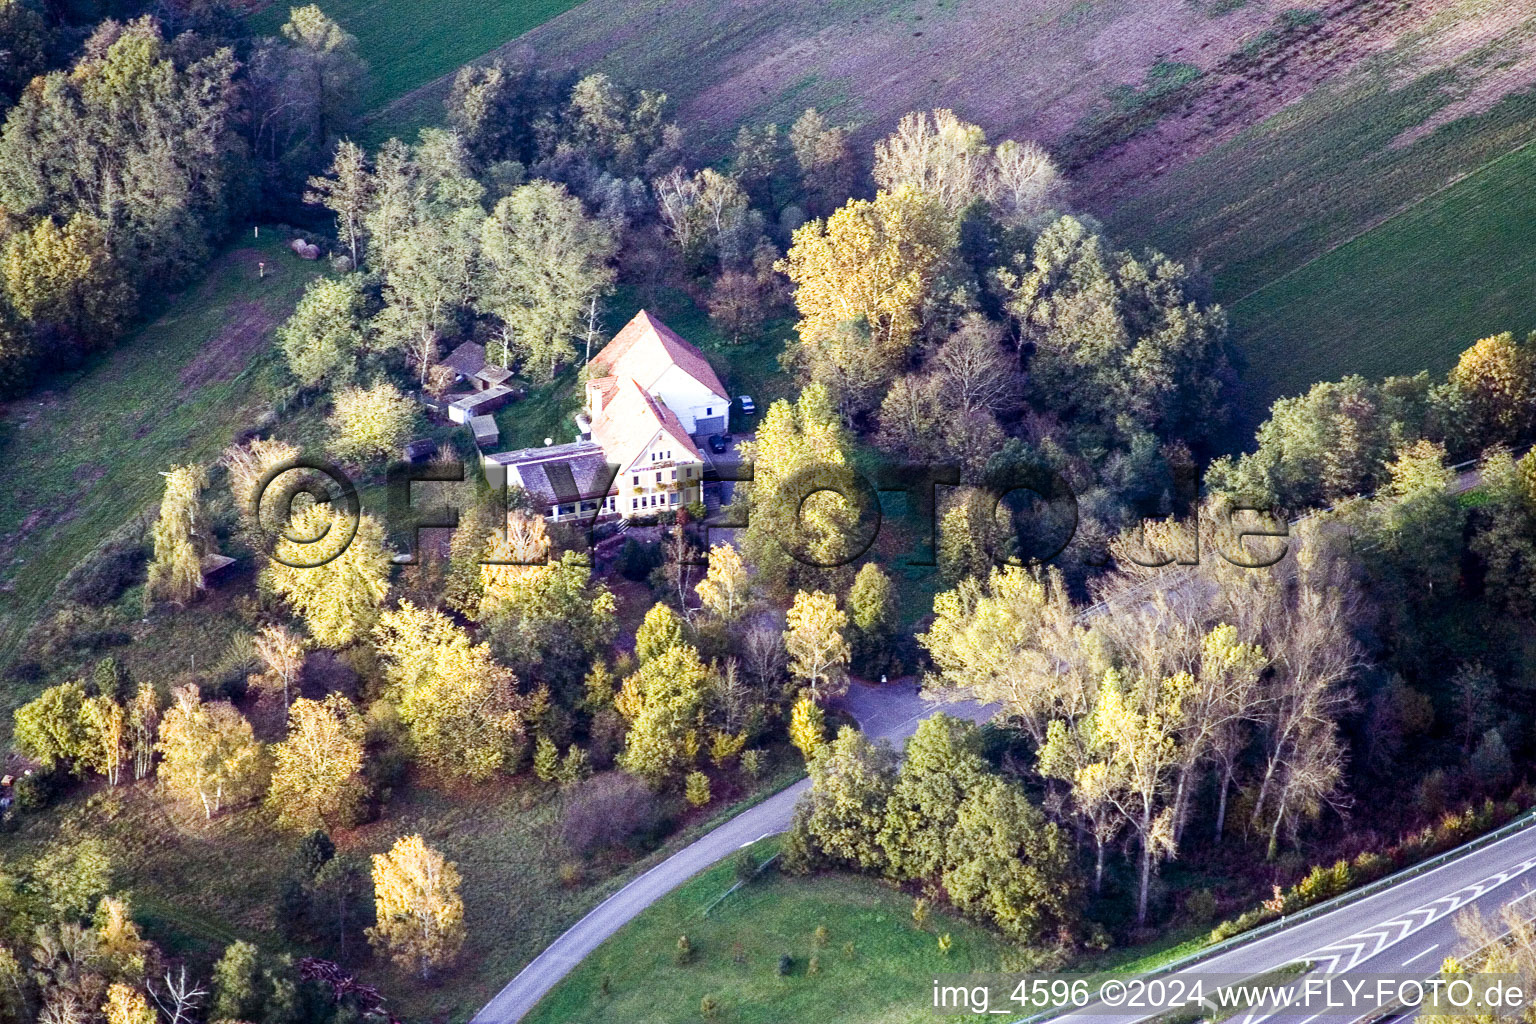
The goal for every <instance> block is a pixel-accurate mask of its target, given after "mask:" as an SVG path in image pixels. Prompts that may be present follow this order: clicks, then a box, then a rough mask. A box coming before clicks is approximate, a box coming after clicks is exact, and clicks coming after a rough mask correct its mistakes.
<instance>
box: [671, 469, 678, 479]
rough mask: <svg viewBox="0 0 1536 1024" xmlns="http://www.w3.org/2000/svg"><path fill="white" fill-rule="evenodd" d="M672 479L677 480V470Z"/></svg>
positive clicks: (674, 471)
mask: <svg viewBox="0 0 1536 1024" xmlns="http://www.w3.org/2000/svg"><path fill="white" fill-rule="evenodd" d="M672 479H673V480H676V479H677V470H675V469H674V470H673V471H672Z"/></svg>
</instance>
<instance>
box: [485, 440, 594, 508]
mask: <svg viewBox="0 0 1536 1024" xmlns="http://www.w3.org/2000/svg"><path fill="white" fill-rule="evenodd" d="M486 459H487V460H488V461H490V462H493V463H495V464H497V465H499V466H506V467H507V468H508V470H516V471H517V476H518V477H519V478H521V479H522V482H523V488H524V489H525V490H526V491H527V492H528V493H529V495H530V496H531V497H533V498H534V499H536V500H538V501H541V502H543V503H544V504H545V505H561V504H568V503H570V502H573V501H583V500H587V499H590V498H601V497H604V496H605V495H607V493H608V492H609V490H610V489H611V487H612V484H613V479H612V472H613V471H612V470H611V469H609V468H608V460H607V458H606V457H605V456H604V455H603V450H602V448H600V447H598V446H597V445H596V444H594V443H593V442H591V441H573V442H571V443H570V444H557V445H550V446H549V447H547V448H523V449H520V450H518V451H515V452H498V453H496V454H495V455H487V456H486Z"/></svg>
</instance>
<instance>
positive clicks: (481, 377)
mask: <svg viewBox="0 0 1536 1024" xmlns="http://www.w3.org/2000/svg"><path fill="white" fill-rule="evenodd" d="M511 379H512V371H511V370H509V369H507V368H506V367H505V366H496V365H495V364H493V363H487V364H485V366H483V367H481V368H480V372H478V373H476V374H475V384H476V386H477V387H479V388H480V390H482V391H484V390H485V389H487V388H493V387H495V386H496V385H498V384H505V383H506V382H507V381H509V380H511Z"/></svg>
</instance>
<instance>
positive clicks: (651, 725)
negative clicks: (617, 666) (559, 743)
mask: <svg viewBox="0 0 1536 1024" xmlns="http://www.w3.org/2000/svg"><path fill="white" fill-rule="evenodd" d="M708 694H709V670H708V669H707V668H705V666H704V663H703V662H701V661H700V660H699V652H698V651H697V650H695V649H694V648H693V647H690V646H688V645H686V644H683V645H676V646H672V647H668V648H666V649H665V650H664V651H662V652H661V653H659V654H657V655H656V656H655V657H653V658H651V659H650V660H649V661H647V662H644V663H643V664H642V665H641V666H640V668H639V670H638V671H637V672H635V674H634V675H632V676H630V677H629V678H628V679H625V680H624V686H623V688H622V689H621V690H620V691H619V696H618V698H617V699H616V700H615V701H614V706H615V707H617V708H618V710H619V713H620V714H622V715H623V716H624V717H625V719H627V720H628V721H629V733H628V735H627V736H626V737H625V740H624V749H623V751H622V752H621V753H620V754H619V765H620V766H621V767H622V768H623V769H624V770H625V771H627V772H629V773H631V774H633V775H640V776H643V777H644V778H646V779H647V780H649V781H650V782H651V783H652V784H653V785H659V784H660V783H662V782H665V781H666V780H668V779H670V778H673V777H675V776H676V775H677V774H678V773H680V772H682V771H684V770H686V769H687V768H689V767H691V766H692V764H693V763H694V759H695V757H696V756H697V753H698V744H699V738H700V736H701V735H702V732H703V714H704V709H705V700H706V698H707V697H708Z"/></svg>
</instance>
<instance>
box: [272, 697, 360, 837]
mask: <svg viewBox="0 0 1536 1024" xmlns="http://www.w3.org/2000/svg"><path fill="white" fill-rule="evenodd" d="M364 732H365V729H364V726H363V717H362V715H361V714H359V713H358V711H357V708H356V707H354V706H353V704H352V702H351V701H350V700H348V699H347V698H345V697H343V696H342V695H341V694H339V693H332V694H328V695H327V696H326V698H325V699H324V700H323V701H315V700H305V699H303V698H300V699H298V700H296V701H294V702H293V704H292V706H290V707H289V709H288V736H287V738H286V739H284V740H283V741H282V742H281V743H279V744H277V745H276V746H275V747H273V748H272V754H273V760H274V765H273V770H272V786H271V788H270V789H269V790H268V791H267V803H268V804H269V805H270V806H271V807H272V808H273V809H274V810H275V811H276V812H277V820H278V823H279V824H281V825H284V826H285V827H288V828H298V829H311V828H319V827H321V826H330V825H337V824H343V825H345V824H349V823H350V821H351V819H352V817H353V816H354V815H355V813H356V810H357V803H358V801H359V800H360V799H361V797H362V792H363V780H362V769H363V735H364Z"/></svg>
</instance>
